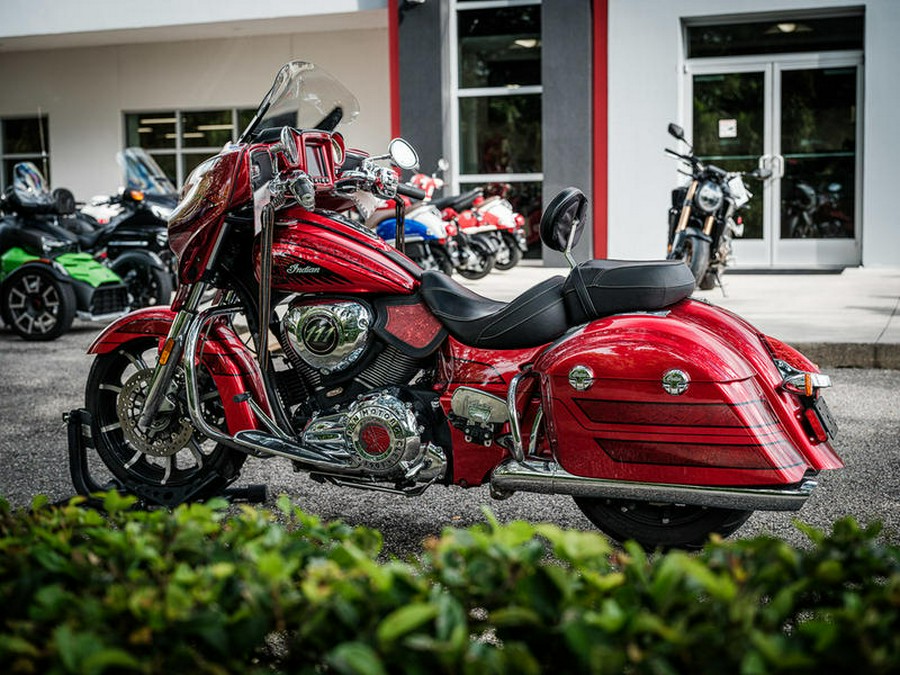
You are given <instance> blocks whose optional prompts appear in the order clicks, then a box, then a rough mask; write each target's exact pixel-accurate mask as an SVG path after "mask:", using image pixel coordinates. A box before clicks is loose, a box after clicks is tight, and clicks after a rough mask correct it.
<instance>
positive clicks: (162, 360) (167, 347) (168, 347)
mask: <svg viewBox="0 0 900 675" xmlns="http://www.w3.org/2000/svg"><path fill="white" fill-rule="evenodd" d="M174 346H175V340H173V339H172V338H169V339H168V340H166V343H165V344H164V345H163V348H162V352H160V355H159V364H160V365H161V366H164V365H166V361H168V360H169V355H170V354H171V353H172V348H173V347H174Z"/></svg>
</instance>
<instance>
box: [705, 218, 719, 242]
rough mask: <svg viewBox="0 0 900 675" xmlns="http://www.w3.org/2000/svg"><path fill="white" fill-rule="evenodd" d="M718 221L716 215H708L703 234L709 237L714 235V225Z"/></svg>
mask: <svg viewBox="0 0 900 675" xmlns="http://www.w3.org/2000/svg"><path fill="white" fill-rule="evenodd" d="M715 222H716V217H715V215H709V216H706V222H704V223H703V234H705V235H706V236H707V237H709V236H711V235H712V230H713V225H714V224H715Z"/></svg>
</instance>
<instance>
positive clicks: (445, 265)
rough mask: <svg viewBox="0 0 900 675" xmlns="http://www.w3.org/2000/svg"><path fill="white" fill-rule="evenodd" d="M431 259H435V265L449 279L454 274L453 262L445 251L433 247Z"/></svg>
mask: <svg viewBox="0 0 900 675" xmlns="http://www.w3.org/2000/svg"><path fill="white" fill-rule="evenodd" d="M431 257H432V258H434V263H435V265H436V269H437V270H438V271H440V272H443V273H444V274H446V275H447V276H448V277H449V276H450V275H451V274H453V261H451V260H450V256H449V255H448V254H447V252H446V251H445V250H444V249H442V248H438V247H437V246H432V247H431Z"/></svg>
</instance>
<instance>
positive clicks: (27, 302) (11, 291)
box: [0, 267, 77, 341]
mask: <svg viewBox="0 0 900 675" xmlns="http://www.w3.org/2000/svg"><path fill="white" fill-rule="evenodd" d="M76 302H77V301H76V300H75V290H74V289H73V288H72V286H71V284H68V283H66V282H64V281H60V280H59V279H57V278H56V276H54V274H53V273H52V272H51V271H50V270H48V269H47V270H45V269H41V268H39V267H26V268H25V269H19V270H16V271H15V272H13V273H12V274H11V275H10V276H9V278H8V279H7V280H6V282H5V283H4V284H3V292H2V297H0V307H2V311H3V320H4V322H5V323H6V324H7V325H9V327H10V328H12V329H13V331H14V332H15V333H16V334H17V335H18V336H19V337H21V338H22V339H23V340H34V341H39V340H55V339H56V338H58V337H59V336H60V335H62V334H63V333H65V332H66V331H67V330H69V328H70V327H71V326H72V321H73V320H74V319H75V309H76V307H75V305H76Z"/></svg>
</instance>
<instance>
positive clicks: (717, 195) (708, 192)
mask: <svg viewBox="0 0 900 675" xmlns="http://www.w3.org/2000/svg"><path fill="white" fill-rule="evenodd" d="M724 198H725V195H724V194H723V192H722V188H721V187H720V186H719V185H718V183H714V182H713V181H711V180H708V181H706V182H705V183H704V184H703V185H701V186H700V189H699V190H697V197H696V198H695V200H694V201H695V203H696V204H697V207H698V208H699V209H700V210H701V211H703V212H704V213H715V212H716V211H718V210H719V207H720V206H722V200H723V199H724Z"/></svg>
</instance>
